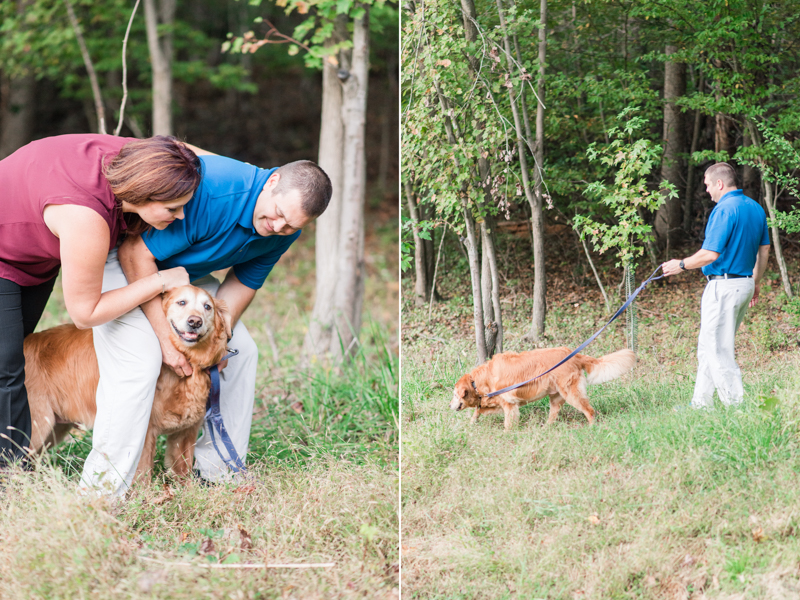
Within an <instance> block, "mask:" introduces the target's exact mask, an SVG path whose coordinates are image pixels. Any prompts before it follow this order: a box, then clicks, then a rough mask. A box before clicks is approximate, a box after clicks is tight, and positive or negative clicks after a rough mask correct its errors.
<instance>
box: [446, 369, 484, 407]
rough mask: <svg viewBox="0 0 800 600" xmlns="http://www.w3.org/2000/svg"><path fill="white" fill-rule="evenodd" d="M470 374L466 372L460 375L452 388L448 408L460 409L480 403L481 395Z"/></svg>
mask: <svg viewBox="0 0 800 600" xmlns="http://www.w3.org/2000/svg"><path fill="white" fill-rule="evenodd" d="M473 383H474V380H473V379H472V375H470V374H469V373H467V374H466V375H464V376H462V377H461V379H459V380H458V383H456V387H455V388H454V389H453V399H452V400H451V401H450V408H452V409H453V410H462V409H464V408H474V407H476V406H480V405H481V397H480V395H479V394H478V392H477V391H476V390H475V387H474V386H473Z"/></svg>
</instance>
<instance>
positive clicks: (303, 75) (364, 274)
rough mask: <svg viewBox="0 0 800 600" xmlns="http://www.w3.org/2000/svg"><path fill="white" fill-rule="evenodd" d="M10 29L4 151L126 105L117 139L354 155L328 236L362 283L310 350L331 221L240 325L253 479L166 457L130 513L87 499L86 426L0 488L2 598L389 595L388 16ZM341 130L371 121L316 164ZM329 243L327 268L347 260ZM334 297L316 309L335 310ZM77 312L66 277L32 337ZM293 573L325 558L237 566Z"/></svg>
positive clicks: (17, 20) (392, 314) (394, 160)
mask: <svg viewBox="0 0 800 600" xmlns="http://www.w3.org/2000/svg"><path fill="white" fill-rule="evenodd" d="M134 5H137V6H138V11H137V13H136V15H135V16H134V18H133V20H132V22H131V27H130V32H129V35H128V38H127V44H126V46H127V47H126V63H127V64H126V68H127V77H125V78H123V63H122V52H123V39H125V36H126V28H127V27H128V23H129V19H130V17H131V14H132V11H133V10H134ZM70 10H71V11H72V13H73V15H74V19H72V18H71V17H70ZM0 19H1V20H0V23H2V25H0V82H1V83H2V85H0V158H2V157H4V156H7V155H8V154H10V153H11V152H13V151H14V150H15V149H16V148H18V147H20V146H22V145H24V144H26V143H27V142H29V141H31V140H34V139H39V138H42V137H47V136H51V135H59V134H66V133H94V132H98V131H99V128H100V123H99V121H100V119H99V118H98V115H100V114H103V113H104V115H105V118H104V121H105V130H106V131H107V132H108V133H113V132H114V131H115V129H117V125H118V119H119V116H120V106H121V102H122V100H123V97H125V110H124V119H123V120H121V121H120V128H119V134H120V135H125V136H133V137H147V136H149V135H152V134H154V133H162V134H165V133H170V134H174V135H176V136H178V137H179V138H180V139H183V140H185V141H187V142H189V143H191V144H194V145H196V146H199V147H201V148H204V149H206V150H209V151H211V152H215V153H219V154H222V155H225V156H229V157H231V158H235V159H238V160H243V161H247V162H250V163H252V164H254V165H257V166H260V167H264V168H270V167H274V166H279V165H281V164H284V163H287V162H290V161H293V160H299V159H311V160H315V161H318V162H320V163H321V164H322V165H323V167H324V168H326V170H328V172H329V173H331V176H332V178H333V170H334V169H335V168H336V166H334V165H333V158H332V156H333V157H334V158H335V159H336V160H341V159H342V157H345V158H346V159H348V158H349V164H350V165H351V167H352V168H351V169H350V170H351V171H352V172H353V173H355V181H354V182H353V181H351V183H350V184H349V185H351V188H348V191H346V192H341V191H339V193H337V196H338V199H335V200H334V202H332V205H331V207H329V210H328V213H329V215H328V216H331V215H333V214H334V213H336V212H337V211H338V210H339V209H338V208H337V209H336V210H334V204H335V203H336V202H337V200H338V203H339V204H343V203H342V198H343V197H346V198H348V199H349V200H350V201H351V204H350V206H351V210H350V213H349V216H348V217H347V218H348V219H350V221H351V222H352V224H353V229H352V230H345V229H344V228H340V227H339V223H338V222H337V223H335V224H334V229H335V230H336V231H338V232H339V233H340V237H341V238H348V239H351V240H354V242H355V243H354V246H352V248H351V249H347V248H345V250H346V251H349V252H350V256H348V257H347V260H346V261H344V262H348V264H349V265H352V266H353V268H352V269H350V270H349V271H348V272H349V273H355V274H356V276H357V278H356V280H355V283H353V282H351V281H349V280H348V281H345V282H344V283H345V284H348V283H349V284H350V285H349V286H348V287H349V288H350V289H351V290H354V291H355V292H356V293H355V294H354V296H353V297H348V298H345V299H344V304H349V308H348V309H349V310H351V311H352V312H351V313H350V316H349V320H350V324H351V325H352V327H351V326H348V327H347V328H346V330H343V331H341V332H340V334H341V335H339V334H337V333H336V326H334V328H333V330H334V335H333V338H334V339H333V342H332V343H331V346H330V350H329V349H328V348H321V349H319V348H317V349H316V350H317V351H315V348H314V347H313V345H309V337H310V335H309V330H310V329H311V328H312V327H311V325H312V322H313V319H312V314H315V313H313V311H314V310H315V309H316V308H317V307H318V305H319V306H324V305H325V304H326V302H319V303H317V302H316V297H317V296H319V295H320V294H319V288H318V287H317V286H318V285H319V284H320V282H319V281H316V286H315V280H316V279H317V277H316V274H317V272H318V269H316V265H318V264H319V261H320V257H319V251H318V249H317V241H318V240H319V236H318V235H317V233H318V229H319V228H320V222H321V220H320V221H319V222H317V223H315V224H312V225H311V226H309V227H308V228H306V230H304V232H303V235H302V236H301V237H300V239H299V240H298V242H297V243H295V244H294V245H293V246H292V248H291V249H290V251H289V252H288V253H287V254H286V255H285V256H284V257H283V258H282V259H281V261H280V263H279V264H278V265H277V266H276V268H275V269H274V270H273V272H272V273H271V274H270V277H269V279H268V281H267V283H266V284H265V286H264V288H263V289H262V290H261V291H260V292H259V294H257V296H256V300H255V301H254V303H253V304H252V305H251V306H250V308H249V309H248V311H247V312H246V314H245V315H244V317H243V321H244V322H245V324H246V325H247V326H248V329H249V330H250V332H251V334H252V336H253V338H254V339H255V340H256V343H257V344H258V346H259V350H260V358H259V369H258V380H257V386H256V395H257V397H256V401H255V414H254V416H253V419H254V420H253V429H252V436H251V446H250V455H249V456H248V464H249V465H250V468H251V479H250V480H249V482H248V483H247V484H242V485H239V486H238V487H237V486H235V485H234V486H221V487H214V488H204V487H202V486H200V485H199V484H198V483H196V482H189V483H188V484H187V483H186V482H183V484H181V483H180V482H175V481H171V480H170V479H169V478H168V477H166V476H165V474H164V473H163V472H162V471H161V467H160V465H159V467H157V473H156V481H155V483H154V485H152V486H150V487H147V486H145V487H143V488H141V489H137V490H136V491H134V492H133V493H131V494H129V498H128V501H127V502H126V503H124V504H122V505H119V506H108V505H107V504H105V503H104V502H102V501H98V502H86V501H81V499H79V498H78V497H76V496H75V493H74V488H75V481H76V477H77V476H78V475H79V473H80V470H81V467H82V461H83V459H84V458H85V456H86V455H87V454H88V451H89V449H90V447H91V434H90V433H88V434H84V433H83V432H80V431H75V434H74V436H73V438H72V439H71V440H70V442H69V443H68V444H65V445H62V446H60V447H59V448H57V449H56V450H55V451H53V452H52V453H51V454H50V455H49V456H47V457H45V460H44V462H43V464H42V465H41V467H40V469H39V470H38V471H37V473H36V474H35V475H34V476H24V475H19V477H18V478H17V479H15V480H14V481H13V482H12V483H10V484H7V485H6V487H5V493H3V494H2V495H1V496H2V497H0V504H2V508H1V509H0V514H1V515H2V516H0V539H2V547H3V550H2V551H0V579H2V580H3V582H4V588H3V590H0V598H23V597H26V598H28V597H48V598H50V597H67V596H69V597H90V596H91V597H104V598H114V597H126V598H129V597H164V598H182V597H197V594H200V595H201V596H204V597H223V596H224V597H229V595H230V594H233V595H234V596H233V597H242V598H255V597H275V596H283V597H304V598H307V597H322V596H330V595H339V596H340V597H349V596H357V595H361V594H362V593H363V592H364V591H365V590H369V591H370V593H373V594H376V595H378V596H382V595H384V594H385V595H387V597H394V596H396V586H397V572H398V568H399V567H398V549H397V510H396V505H397V469H398V464H397V451H398V443H399V434H398V423H397V419H398V374H397V371H398V360H399V359H398V354H399V343H398V339H397V336H398V323H397V306H398V296H399V287H398V281H397V273H398V270H399V266H398V242H399V239H398V227H397V221H398V194H397V189H398V179H399V173H398V171H399V165H398V157H397V147H398V143H399V140H398V131H397V121H396V116H397V112H398V94H399V89H398V44H399V37H398V34H399V32H398V14H397V9H396V7H394V6H393V5H392V4H391V3H384V2H365V3H354V2H317V3H315V4H314V5H313V6H311V5H309V4H307V3H304V2H294V1H289V2H282V3H278V4H275V3H271V2H263V3H259V2H254V1H250V2H245V1H236V0H228V1H223V2H216V1H200V2H182V1H180V2H178V1H175V0H144V1H143V2H140V3H135V2H134V1H133V0H131V1H121V0H104V1H102V2H96V1H82V0H69V1H64V0H19V1H17V2H2V3H0ZM76 31H79V32H80V37H81V38H82V40H79V37H78V35H77V34H76ZM359 36H360V37H359ZM81 42H82V43H81ZM82 44H83V45H84V47H85V54H84V53H83V51H82V48H81V45H82ZM86 56H88V60H87V58H86ZM348 69H349V71H348ZM359 69H363V72H362V71H360V70H359ZM331 70H332V73H333V78H331V77H330V76H329V75H330V72H331ZM331 81H333V82H334V87H335V88H336V89H347V90H350V91H349V93H350V95H351V96H355V97H356V100H357V101H358V102H361V103H362V104H363V108H362V112H361V113H360V114H358V111H355V112H353V111H352V110H351V112H350V113H346V114H345V113H344V112H342V113H340V115H339V116H336V115H332V114H331V112H330V110H331V101H332V100H335V98H334V96H335V94H329V93H328V91H326V90H327V88H328V87H330V85H331ZM123 82H125V83H127V96H125V90H124V88H123ZM95 84H96V85H95ZM326 86H327V87H326ZM166 89H169V94H168V95H166V96H165V95H164V91H165V90H166ZM334 91H336V90H334ZM100 97H102V100H99V98H100ZM339 101H340V103H341V98H340V99H339ZM324 102H327V104H326V105H324ZM98 105H99V106H98ZM350 108H351V109H352V106H350ZM326 110H327V111H329V112H328V113H327V118H323V115H324V114H326V113H325V111H326ZM334 110H335V109H334ZM339 110H342V109H341V107H339ZM345 110H347V108H345ZM335 123H340V124H341V126H340V127H339V129H340V130H342V129H344V132H345V133H344V135H343V136H342V138H346V137H347V135H351V136H352V134H353V132H357V131H358V130H359V128H360V129H361V130H362V131H361V136H362V137H361V138H360V139H357V140H356V143H355V145H353V144H349V145H348V144H347V143H346V142H345V143H343V142H342V138H339V140H338V143H339V144H340V146H339V149H338V150H336V151H333V152H331V151H330V147H328V148H327V150H326V151H325V152H321V150H320V148H321V147H322V146H323V145H324V144H326V143H328V144H330V140H331V136H330V135H328V134H326V133H325V132H324V131H322V129H323V127H321V126H324V125H326V124H327V126H328V127H329V129H330V126H331V124H335ZM348 132H349V133H348ZM340 133H341V132H340ZM326 136H327V137H326ZM326 139H327V140H328V142H326V141H325V140H326ZM349 148H352V150H350V149H349ZM348 152H349V154H348ZM359 156H361V157H362V159H361V160H354V159H353V157H356V158H358V157H359ZM326 161H327V162H326ZM344 179H346V177H345V178H344ZM351 179H352V178H351ZM359 180H360V183H361V187H360V189H358V190H357V191H356V192H353V191H352V190H353V189H354V188H353V187H352V186H353V185H355V186H356V187H358V184H359ZM345 185H348V184H347V183H346V182H345ZM325 227H328V228H330V227H329V225H325ZM342 227H344V226H342ZM322 246H323V248H324V250H323V255H324V256H323V259H327V260H329V261H330V260H336V259H337V256H341V254H337V251H335V250H336V248H335V247H334V246H335V244H333V246H332V245H331V244H329V243H327V242H326V243H324V244H322ZM315 255H316V256H315ZM326 272H327V273H329V275H330V276H332V277H333V278H334V279H336V277H337V273H338V272H337V271H336V270H335V269H328V268H327V267H326V266H325V265H324V264H323V265H322V273H323V274H324V273H326ZM339 279H344V278H343V277H339ZM335 295H338V291H336V292H334V291H331V292H330V293H329V294H328V293H324V294H322V298H324V299H325V301H327V305H328V306H334V304H335V303H337V302H338V298H335V297H334V296H335ZM68 321H69V317H68V315H67V313H66V311H65V308H64V305H63V300H62V298H61V294H60V291H59V286H58V285H57V289H56V291H55V292H54V294H53V297H52V298H51V301H50V303H49V304H48V307H47V309H46V311H45V315H44V316H43V318H42V321H41V322H40V324H39V329H42V328H46V327H51V326H53V325H56V324H58V323H63V322H68ZM328 329H329V330H330V327H328ZM348 335H349V336H350V337H348ZM352 340H355V341H352ZM337 349H338V352H337ZM343 354H344V355H346V358H345V359H344V360H343V358H342V355H343ZM162 443H163V442H162ZM160 453H161V454H160V456H159V460H160V457H161V456H163V446H162V447H161V449H160ZM148 561H149V562H148ZM287 562H288V563H332V564H333V566H326V567H318V568H311V569H265V568H258V567H257V568H244V567H241V565H242V564H244V563H247V564H251V565H252V564H254V563H255V564H257V565H258V564H261V565H265V564H267V563H270V564H274V563H287ZM181 563H188V567H187V566H180V564H181ZM204 565H216V566H217V567H219V568H213V569H212V568H207V567H205V568H204ZM223 565H224V566H223ZM267 573H269V574H268V575H267ZM393 590H394V592H393ZM393 595H394V596H393Z"/></svg>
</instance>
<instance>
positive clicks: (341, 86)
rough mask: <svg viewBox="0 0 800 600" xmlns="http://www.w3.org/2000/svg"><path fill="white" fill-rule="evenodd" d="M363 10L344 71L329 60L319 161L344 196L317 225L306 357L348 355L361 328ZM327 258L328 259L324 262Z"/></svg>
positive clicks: (343, 59)
mask: <svg viewBox="0 0 800 600" xmlns="http://www.w3.org/2000/svg"><path fill="white" fill-rule="evenodd" d="M364 8H365V12H364V15H363V16H362V17H361V18H359V19H356V20H355V21H354V22H353V37H352V39H353V47H352V49H351V50H349V51H346V52H341V53H340V57H339V65H338V68H337V67H333V65H330V64H329V63H327V62H326V64H325V67H324V71H323V112H322V129H321V133H320V160H319V163H320V166H321V167H322V168H323V169H324V170H325V171H326V172H327V173H328V176H329V177H330V178H331V182H332V183H334V182H335V183H334V194H336V193H337V192H338V196H334V198H333V199H332V201H331V206H330V207H329V208H328V210H327V211H326V212H325V213H324V214H323V215H322V216H321V217H320V218H319V219H318V220H317V296H316V301H315V304H314V311H313V313H312V321H311V324H310V325H309V331H308V334H307V335H306V339H305V344H304V353H305V354H306V356H308V355H312V354H313V355H315V356H321V355H330V356H332V357H333V358H334V359H339V358H342V357H343V356H342V353H344V355H345V356H347V355H350V354H352V352H353V350H354V348H355V346H356V345H357V344H358V334H359V332H360V330H361V309H362V305H363V301H364V196H365V184H366V158H365V155H364V136H365V124H366V110H367V82H368V75H369V11H368V9H367V7H364ZM337 25H338V27H337V31H338V32H339V33H340V34H342V33H343V32H345V31H346V26H347V21H346V20H341V19H340V20H339V21H338V22H337ZM337 77H338V78H339V79H340V80H341V81H337ZM329 95H330V96H331V97H330V98H329V97H328V96H329ZM337 105H338V106H339V111H338V114H337V113H336V112H335V109H336V107H337ZM329 121H331V123H329ZM337 122H338V123H337ZM337 138H338V143H337ZM334 177H336V179H334ZM334 205H335V206H334ZM331 208H333V209H334V210H331ZM321 253H328V255H329V256H328V257H327V258H322V259H321V256H320V255H321Z"/></svg>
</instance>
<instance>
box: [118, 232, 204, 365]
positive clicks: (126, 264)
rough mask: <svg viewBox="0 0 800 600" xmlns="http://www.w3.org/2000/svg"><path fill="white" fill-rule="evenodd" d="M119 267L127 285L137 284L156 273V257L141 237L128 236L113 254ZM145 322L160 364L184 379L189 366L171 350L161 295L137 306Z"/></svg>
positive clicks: (178, 353)
mask: <svg viewBox="0 0 800 600" xmlns="http://www.w3.org/2000/svg"><path fill="white" fill-rule="evenodd" d="M117 255H118V256H119V264H120V266H121V267H122V271H123V272H124V273H125V277H126V278H127V279H128V283H133V282H134V281H138V280H139V279H142V278H144V277H147V276H148V275H152V274H153V273H155V272H157V271H158V266H157V265H156V258H155V256H153V255H152V253H151V252H150V250H149V249H148V248H147V245H146V244H145V243H144V240H143V239H142V237H141V236H135V237H129V238H128V239H126V240H125V241H124V242H123V243H122V245H121V246H120V247H119V250H118V252H117ZM141 308H142V310H143V311H144V314H145V316H146V317H147V320H148V321H150V325H152V326H153V331H155V333H156V335H157V336H158V341H159V343H160V344H161V355H162V357H163V361H164V362H165V363H166V364H167V365H169V366H170V367H171V368H172V370H173V371H175V374H176V375H178V377H186V376H189V375H191V374H192V366H191V365H190V364H189V361H187V360H186V357H185V356H184V355H183V354H181V353H180V352H178V351H177V350H176V349H175V346H173V345H172V342H171V341H170V325H169V322H168V321H167V318H166V317H165V316H164V309H163V308H162V306H161V296H160V295H159V296H156V297H155V298H153V299H152V300H149V301H148V302H145V303H144V304H142V305H141Z"/></svg>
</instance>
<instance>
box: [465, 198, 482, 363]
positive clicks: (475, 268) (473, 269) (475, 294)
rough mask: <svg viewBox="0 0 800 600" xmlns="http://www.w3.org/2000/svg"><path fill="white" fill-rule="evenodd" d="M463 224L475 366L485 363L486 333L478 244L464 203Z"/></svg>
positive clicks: (472, 223)
mask: <svg viewBox="0 0 800 600" xmlns="http://www.w3.org/2000/svg"><path fill="white" fill-rule="evenodd" d="M463 213H464V224H465V225H466V230H467V242H466V244H467V254H468V255H469V272H470V279H471V280H472V315H473V322H474V324H475V346H476V347H477V350H478V357H477V358H478V360H477V363H476V364H479V365H481V364H483V363H485V362H486V358H487V357H486V333H485V331H484V329H483V301H482V295H481V283H480V281H481V265H480V259H479V258H478V244H477V239H476V238H475V222H474V221H473V220H472V215H471V214H470V211H469V208H468V207H467V206H466V203H465V204H464V207H463Z"/></svg>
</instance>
